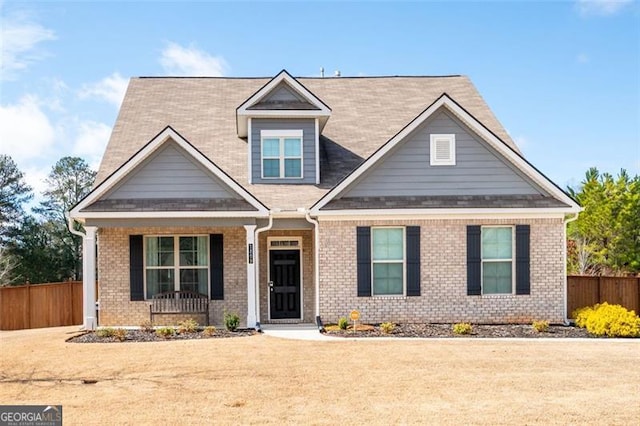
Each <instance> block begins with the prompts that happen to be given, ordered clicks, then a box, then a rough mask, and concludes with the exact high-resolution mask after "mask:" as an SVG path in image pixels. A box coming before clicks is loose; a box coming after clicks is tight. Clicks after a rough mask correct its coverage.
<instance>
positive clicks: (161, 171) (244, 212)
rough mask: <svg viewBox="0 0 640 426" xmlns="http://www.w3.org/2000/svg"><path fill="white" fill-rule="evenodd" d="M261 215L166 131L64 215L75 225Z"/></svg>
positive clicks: (253, 201) (248, 197)
mask: <svg viewBox="0 0 640 426" xmlns="http://www.w3.org/2000/svg"><path fill="white" fill-rule="evenodd" d="M125 197H126V198H125ZM267 215H268V211H267V208H266V206H265V205H264V204H262V202H260V201H259V200H258V199H257V198H255V197H254V196H253V195H252V194H251V193H249V192H248V191H247V190H246V189H245V188H244V187H242V186H241V185H240V184H238V182H236V181H235V180H234V179H233V178H231V177H230V176H229V175H228V174H227V173H225V172H224V171H223V170H222V169H220V168H219V167H218V166H217V165H216V164H214V163H213V162H212V161H211V160H210V159H208V158H207V157H205V156H204V155H203V154H202V152H200V151H199V150H197V149H195V148H194V146H193V145H192V144H191V143H189V142H188V141H187V140H186V139H184V138H183V137H182V136H181V135H180V134H179V133H178V132H176V131H175V130H173V128H171V127H170V126H167V127H165V128H164V130H162V131H161V132H160V133H158V134H157V135H156V136H154V137H153V138H152V139H151V140H150V141H149V142H147V143H146V144H145V145H144V146H143V147H142V148H141V149H140V150H138V151H137V152H136V153H135V154H134V155H133V156H131V157H130V158H129V159H128V160H127V161H125V162H124V163H123V164H121V165H120V167H119V168H118V169H117V170H115V171H114V172H113V173H112V174H111V175H110V176H109V177H107V178H106V179H105V180H104V181H102V182H101V183H100V184H98V186H96V187H95V188H94V189H93V190H92V191H91V192H90V193H89V194H88V195H87V196H86V197H84V198H83V199H82V200H80V202H78V203H77V204H76V205H75V206H74V207H73V208H72V209H71V210H70V211H69V216H70V217H71V218H73V219H79V220H80V221H84V220H86V219H100V218H110V219H113V218H138V219H142V218H152V217H153V218H171V217H181V218H187V217H198V218H204V217H264V216H267Z"/></svg>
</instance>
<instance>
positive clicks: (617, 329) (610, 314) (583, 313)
mask: <svg viewBox="0 0 640 426" xmlns="http://www.w3.org/2000/svg"><path fill="white" fill-rule="evenodd" d="M573 315H574V317H575V319H576V325H577V326H578V327H582V328H586V329H587V331H588V332H589V333H591V334H593V335H595V336H608V337H639V336H640V318H639V317H638V316H637V315H636V313H635V312H634V311H629V310H627V309H625V308H624V307H622V306H620V305H610V304H608V303H607V302H604V303H601V304H597V305H594V306H593V307H591V306H587V307H585V308H581V309H577V310H576V311H574V313H573Z"/></svg>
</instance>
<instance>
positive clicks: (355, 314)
mask: <svg viewBox="0 0 640 426" xmlns="http://www.w3.org/2000/svg"><path fill="white" fill-rule="evenodd" d="M349 317H350V318H351V321H358V320H359V319H360V312H359V311H356V310H355V309H354V310H353V311H351V313H350V314H349Z"/></svg>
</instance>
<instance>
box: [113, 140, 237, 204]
mask: <svg viewBox="0 0 640 426" xmlns="http://www.w3.org/2000/svg"><path fill="white" fill-rule="evenodd" d="M189 157H190V156H189V154H187V153H186V152H184V151H183V150H182V149H180V148H179V147H178V146H177V145H176V144H175V143H167V145H166V146H165V147H162V148H160V150H159V151H158V152H157V153H155V154H154V155H152V157H151V158H149V159H147V160H146V161H145V162H144V163H143V164H141V165H140V166H138V168H137V169H136V170H134V171H133V172H132V173H131V175H130V176H129V177H128V178H127V179H126V180H125V181H124V182H122V183H121V184H120V185H118V186H117V187H116V188H115V189H113V190H112V191H111V192H110V193H109V194H107V195H106V196H105V197H104V199H107V200H122V199H140V198H145V199H149V198H163V199H167V198H172V199H175V198H236V199H237V198H240V197H239V196H238V195H237V194H234V193H233V191H231V189H229V188H227V186H226V185H225V184H224V183H223V182H222V181H220V180H219V179H218V178H217V177H216V176H213V175H212V174H211V173H210V172H209V171H208V170H206V169H204V167H202V166H201V165H198V164H197V163H196V162H195V160H192V159H191V158H189Z"/></svg>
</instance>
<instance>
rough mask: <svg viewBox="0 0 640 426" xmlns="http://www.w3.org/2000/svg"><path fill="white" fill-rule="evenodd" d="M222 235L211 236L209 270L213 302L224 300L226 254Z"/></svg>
mask: <svg viewBox="0 0 640 426" xmlns="http://www.w3.org/2000/svg"><path fill="white" fill-rule="evenodd" d="M223 248H224V244H223V239H222V234H211V235H209V261H210V264H209V270H210V271H211V300H223V299H224V257H223V255H224V253H223Z"/></svg>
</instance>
